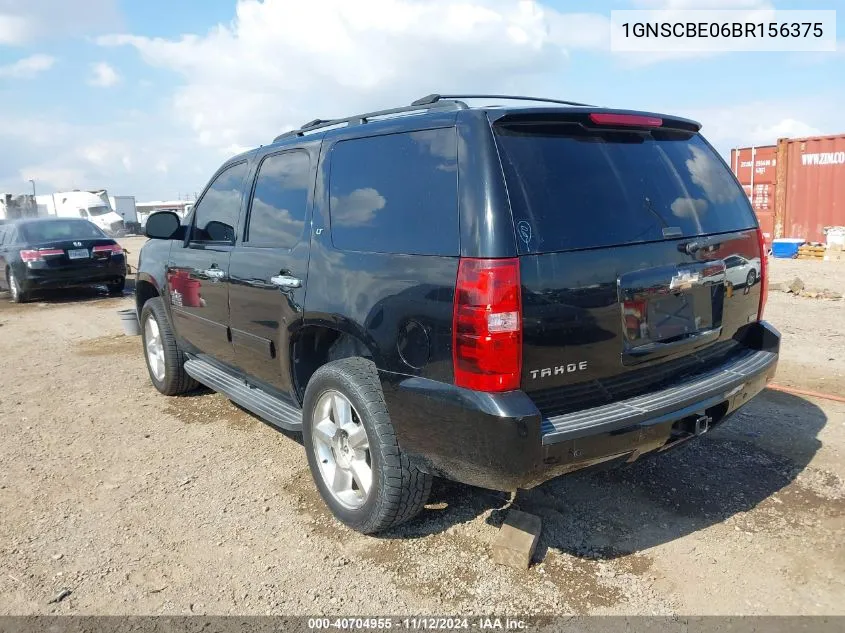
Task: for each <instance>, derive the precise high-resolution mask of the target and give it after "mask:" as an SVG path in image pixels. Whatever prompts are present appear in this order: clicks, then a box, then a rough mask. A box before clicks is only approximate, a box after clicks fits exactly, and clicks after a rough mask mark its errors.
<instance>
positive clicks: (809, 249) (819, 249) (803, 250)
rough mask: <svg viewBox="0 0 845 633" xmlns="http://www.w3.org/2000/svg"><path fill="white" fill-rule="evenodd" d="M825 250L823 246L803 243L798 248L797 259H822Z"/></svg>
mask: <svg viewBox="0 0 845 633" xmlns="http://www.w3.org/2000/svg"><path fill="white" fill-rule="evenodd" d="M826 252H827V249H826V248H825V247H824V246H821V245H819V246H814V245H812V244H805V245H803V246H801V247H800V248H799V249H798V259H824V256H825V254H826Z"/></svg>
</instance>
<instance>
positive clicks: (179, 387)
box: [141, 297, 199, 396]
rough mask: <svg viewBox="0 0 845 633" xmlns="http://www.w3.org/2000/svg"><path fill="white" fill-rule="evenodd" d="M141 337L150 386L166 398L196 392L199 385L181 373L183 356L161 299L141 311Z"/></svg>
mask: <svg viewBox="0 0 845 633" xmlns="http://www.w3.org/2000/svg"><path fill="white" fill-rule="evenodd" d="M141 338H142V340H143V342H144V360H146V361H147V371H148V372H149V374H150V380H151V381H152V383H153V386H154V387H155V388H156V389H158V390H159V391H160V392H161V393H163V394H164V395H166V396H178V395H179V394H182V393H186V392H188V391H191V390H193V389H196V388H197V386H198V385H199V383H198V382H197V381H196V380H194V379H193V378H191V377H190V376H189V375H188V373H187V372H186V371H185V360H187V359H186V358H185V354H184V353H183V352H182V351H181V350H180V349H179V345H178V344H177V343H176V337H175V336H174V335H173V330H171V329H170V321H169V320H168V318H167V313H166V312H165V311H164V303H163V302H162V300H161V297H154V298H152V299H150V300H149V301H147V302H146V303H145V304H144V307H143V308H142V309H141Z"/></svg>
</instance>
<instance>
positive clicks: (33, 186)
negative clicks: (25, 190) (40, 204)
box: [29, 178, 35, 198]
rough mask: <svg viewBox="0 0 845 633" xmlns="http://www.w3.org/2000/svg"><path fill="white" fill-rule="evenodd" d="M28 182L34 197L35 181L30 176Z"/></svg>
mask: <svg viewBox="0 0 845 633" xmlns="http://www.w3.org/2000/svg"><path fill="white" fill-rule="evenodd" d="M29 182H31V183H32V197H33V198H34V197H35V181H34V180H33V179H32V178H30V179H29Z"/></svg>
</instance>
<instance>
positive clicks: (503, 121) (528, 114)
mask: <svg viewBox="0 0 845 633" xmlns="http://www.w3.org/2000/svg"><path fill="white" fill-rule="evenodd" d="M488 116H489V117H490V123H491V124H493V125H507V124H512V123H515V124H523V123H524V124H529V125H530V124H542V123H578V124H580V125H582V126H584V127H585V128H590V129H636V128H639V129H671V130H682V131H684V132H692V133H697V132H699V131H700V130H701V123H699V122H698V121H693V120H692V119H685V118H682V117H677V116H670V115H666V114H656V113H652V112H637V111H634V110H610V109H606V108H565V109H564V108H525V109H522V110H516V111H514V110H511V111H508V112H502V113H498V112H495V111H489V112H488Z"/></svg>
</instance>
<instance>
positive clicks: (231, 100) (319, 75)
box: [99, 0, 608, 150]
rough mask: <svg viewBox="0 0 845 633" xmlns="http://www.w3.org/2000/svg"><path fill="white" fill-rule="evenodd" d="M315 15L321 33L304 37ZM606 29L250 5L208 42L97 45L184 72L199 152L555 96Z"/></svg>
mask: <svg viewBox="0 0 845 633" xmlns="http://www.w3.org/2000/svg"><path fill="white" fill-rule="evenodd" d="M315 15H318V16H320V19H319V36H315V32H314V30H313V29H310V28H303V25H304V24H309V23H312V22H313V17H314V16H315ZM607 24H608V20H607V18H606V17H605V16H602V15H599V14H589V13H576V14H561V13H559V12H556V11H554V10H553V9H550V8H548V7H546V6H543V5H541V4H539V3H535V2H529V1H522V2H514V1H513V0H475V1H474V2H471V3H470V2H464V1H461V0H428V1H426V2H420V1H418V0H370V1H368V2H348V1H347V0H313V1H312V2H309V3H300V2H288V1H284V0H266V1H265V2H258V1H256V0H241V1H240V2H238V4H237V17H236V19H235V20H234V21H233V22H232V23H230V24H221V25H218V26H217V27H215V28H214V29H212V30H211V31H210V32H209V33H208V34H207V35H204V36H197V35H188V36H184V37H182V38H181V39H178V40H167V39H158V38H148V37H140V36H134V35H114V36H107V37H103V38H100V39H99V42H100V43H101V44H103V45H130V46H133V47H135V48H136V49H137V50H138V51H139V52H140V54H141V56H142V57H143V58H144V59H145V60H146V61H147V62H148V63H150V64H152V65H154V66H157V67H162V68H168V69H171V70H173V71H175V72H177V73H180V74H181V75H182V76H183V77H184V80H185V83H184V85H183V86H182V87H181V88H180V89H179V90H178V91H177V92H176V93H175V94H174V95H173V105H174V110H175V114H176V116H177V117H178V118H179V120H181V121H183V122H184V123H185V124H186V125H188V126H190V127H191V129H193V131H194V133H195V135H196V138H197V139H198V140H199V142H200V143H201V144H203V145H206V146H210V147H214V148H218V149H220V150H225V149H228V148H232V147H250V146H254V145H256V144H259V143H262V142H263V143H266V142H268V140H270V139H272V138H273V137H274V136H276V135H277V134H278V133H280V132H282V131H284V130H285V129H289V128H291V127H295V126H298V125H299V124H301V123H303V122H305V121H308V120H311V119H314V118H317V117H320V118H328V117H331V116H339V115H343V114H354V113H355V112H358V111H364V110H370V109H377V108H381V107H391V106H395V105H401V104H405V103H409V102H410V101H411V100H413V99H414V98H416V97H420V96H422V95H424V94H426V93H430V92H432V91H435V90H436V91H442V92H447V91H450V90H451V91H455V90H458V91H461V90H463V91H485V92H489V91H490V90H491V88H492V87H495V88H496V90H499V91H519V92H523V93H530V92H536V91H540V92H545V93H550V92H551V93H554V92H556V91H557V87H552V86H550V83H553V82H554V81H555V79H554V78H556V77H558V76H559V75H560V70H561V67H562V66H563V65H564V64H566V62H567V57H568V53H569V51H571V50H574V49H582V50H583V49H586V50H594V51H602V50H607V46H608V29H607ZM568 96H569V95H568ZM575 96H580V95H575ZM581 98H584V99H587V97H586V96H581Z"/></svg>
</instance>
